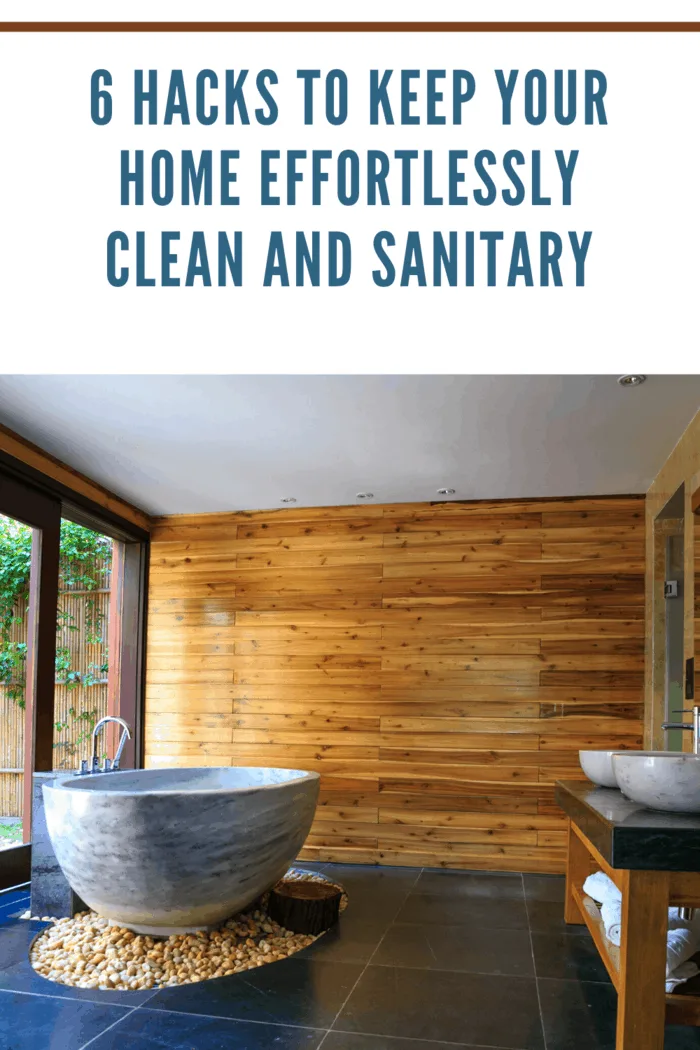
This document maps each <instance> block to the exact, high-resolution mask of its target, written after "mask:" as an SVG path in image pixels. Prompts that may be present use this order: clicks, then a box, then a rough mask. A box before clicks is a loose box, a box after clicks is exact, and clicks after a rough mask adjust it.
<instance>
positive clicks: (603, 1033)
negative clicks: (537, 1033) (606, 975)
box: [537, 978, 617, 1050]
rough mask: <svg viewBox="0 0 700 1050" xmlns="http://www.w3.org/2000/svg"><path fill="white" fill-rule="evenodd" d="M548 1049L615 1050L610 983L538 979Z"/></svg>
mask: <svg viewBox="0 0 700 1050" xmlns="http://www.w3.org/2000/svg"><path fill="white" fill-rule="evenodd" d="M537 983H538V985H539V991H540V1002H541V1004H542V1018H543V1021H544V1031H545V1037H546V1040H547V1050H615V1021H616V1016H617V996H616V994H615V989H614V988H613V986H612V985H611V984H596V983H592V982H585V981H557V980H549V979H547V978H545V979H542V980H539V981H538V982H537Z"/></svg>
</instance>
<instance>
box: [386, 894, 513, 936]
mask: <svg viewBox="0 0 700 1050" xmlns="http://www.w3.org/2000/svg"><path fill="white" fill-rule="evenodd" d="M396 922H410V923H421V924H423V923H437V924H438V925H443V926H449V925H453V924H454V925H459V926H471V927H475V926H480V927H483V928H486V929H491V930H498V929H512V930H526V929H527V911H526V909H525V902H524V900H507V899H505V900H494V899H493V898H489V897H477V898H474V897H450V896H448V895H447V894H437V893H430V894H429V893H412V894H411V895H410V896H409V897H408V898H407V900H406V901H405V902H404V904H403V906H402V908H401V910H400V911H399V913H398V915H397V916H396Z"/></svg>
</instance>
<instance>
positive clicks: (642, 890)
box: [556, 781, 700, 1050]
mask: <svg viewBox="0 0 700 1050" xmlns="http://www.w3.org/2000/svg"><path fill="white" fill-rule="evenodd" d="M556 800H557V803H558V804H559V806H561V808H562V809H563V810H564V812H565V813H566V814H567V816H568V818H569V830H568V852H567V868H566V900H565V905H564V917H565V920H566V922H568V923H572V924H576V925H585V926H586V927H587V928H588V930H589V931H590V934H591V936H592V938H593V941H594V943H595V946H596V948H597V949H598V953H599V954H600V957H601V959H602V961H603V963H604V964H605V968H606V970H607V971H608V974H609V976H610V980H611V981H612V983H613V985H614V986H615V989H616V991H617V993H618V1013H617V1041H616V1044H615V1046H616V1050H663V1043H664V1025H665V1024H686V1025H696V1026H700V977H699V978H694V979H693V981H690V982H688V984H686V985H683V986H682V988H683V990H682V991H680V990H679V991H678V992H675V993H673V994H672V995H666V990H665V976H666V927H667V921H668V909H669V908H670V907H678V906H687V907H694V908H697V907H700V817H695V816H693V817H689V816H679V815H675V814H671V813H653V812H651V811H650V810H647V809H643V808H642V807H639V806H637V805H636V804H635V803H633V802H629V801H628V800H627V799H625V798H624V797H623V796H622V795H621V794H620V792H619V791H613V790H611V789H609V788H596V787H594V786H593V785H591V784H590V783H588V782H580V781H559V782H558V783H557V788H556ZM650 865H653V866H650ZM593 871H603V872H605V874H606V875H607V876H608V877H609V878H610V879H612V881H613V882H614V883H615V885H616V886H617V887H618V889H619V890H620V891H621V893H622V943H621V944H620V947H619V948H617V947H615V946H614V945H612V944H610V942H609V941H608V939H607V938H606V936H605V930H604V927H603V923H602V920H601V917H600V911H599V909H598V906H597V905H596V904H595V902H594V901H593V900H591V898H590V897H588V896H587V895H586V894H585V893H584V892H583V883H584V882H585V880H586V878H587V877H588V875H590V874H591V872H593ZM694 992H695V993H697V994H694Z"/></svg>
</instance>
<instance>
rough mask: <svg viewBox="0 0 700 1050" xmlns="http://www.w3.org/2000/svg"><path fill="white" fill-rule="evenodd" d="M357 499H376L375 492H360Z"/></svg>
mask: <svg viewBox="0 0 700 1050" xmlns="http://www.w3.org/2000/svg"><path fill="white" fill-rule="evenodd" d="M357 498H358V499H374V493H373V492H358V493H357Z"/></svg>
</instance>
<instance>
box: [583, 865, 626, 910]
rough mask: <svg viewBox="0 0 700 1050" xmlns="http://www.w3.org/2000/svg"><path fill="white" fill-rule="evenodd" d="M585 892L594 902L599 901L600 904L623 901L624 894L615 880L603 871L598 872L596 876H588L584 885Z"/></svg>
mask: <svg viewBox="0 0 700 1050" xmlns="http://www.w3.org/2000/svg"><path fill="white" fill-rule="evenodd" d="M583 892H584V893H587V894H588V896H589V897H592V898H593V900H594V901H598V903H599V904H605V903H606V901H621V900H622V894H621V893H620V891H619V890H618V888H617V886H616V885H615V883H614V882H613V880H612V879H611V878H608V876H607V875H606V874H605V873H604V872H602V871H596V872H595V874H594V875H589V876H588V878H587V879H586V881H585V882H584V884H583Z"/></svg>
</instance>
